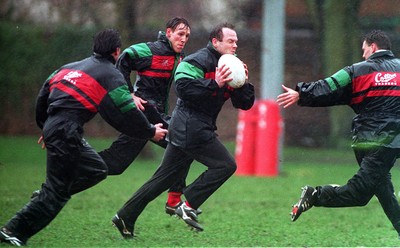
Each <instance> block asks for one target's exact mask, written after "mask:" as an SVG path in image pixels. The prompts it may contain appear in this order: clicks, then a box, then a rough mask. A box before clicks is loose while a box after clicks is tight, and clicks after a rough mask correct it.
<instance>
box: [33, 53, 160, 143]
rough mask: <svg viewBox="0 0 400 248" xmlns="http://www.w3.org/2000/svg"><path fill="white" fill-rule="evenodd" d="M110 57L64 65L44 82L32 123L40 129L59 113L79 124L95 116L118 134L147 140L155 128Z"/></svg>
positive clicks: (94, 58)
mask: <svg viewBox="0 0 400 248" xmlns="http://www.w3.org/2000/svg"><path fill="white" fill-rule="evenodd" d="M114 62H115V61H114V59H113V58H112V57H109V58H105V57H102V56H101V55H97V54H94V55H92V56H91V57H89V58H86V59H84V60H81V61H78V62H74V63H70V64H67V65H64V66H63V67H61V68H60V69H58V70H56V71H55V72H54V73H53V74H52V75H50V77H49V78H48V79H47V80H46V81H45V83H44V84H43V86H42V88H41V89H40V92H39V95H38V97H37V100H36V123H37V125H38V126H39V128H41V129H43V126H44V123H45V121H46V120H47V118H48V116H50V115H56V114H58V113H60V112H62V113H63V114H66V115H68V118H71V119H73V120H74V121H76V122H78V123H79V124H81V125H83V124H84V123H86V122H88V121H89V120H91V119H92V118H93V117H94V116H95V115H96V114H97V113H100V115H101V116H102V118H103V119H104V120H105V121H107V122H108V123H109V124H110V125H111V126H112V127H114V128H115V129H117V130H118V131H120V132H122V133H124V134H126V135H129V136H133V137H137V138H146V139H147V138H151V137H153V136H154V134H155V127H154V126H153V125H152V124H150V123H149V122H148V120H147V119H146V117H145V116H144V115H143V113H142V112H141V111H139V110H138V109H137V108H136V105H135V104H134V102H133V99H132V96H131V94H130V92H129V90H128V86H127V84H126V82H125V80H124V77H123V76H122V74H121V72H120V71H118V70H117V68H116V67H115V65H114Z"/></svg>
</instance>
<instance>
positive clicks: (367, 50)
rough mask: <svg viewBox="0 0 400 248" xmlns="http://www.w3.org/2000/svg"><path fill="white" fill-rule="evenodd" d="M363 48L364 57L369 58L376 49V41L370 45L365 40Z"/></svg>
mask: <svg viewBox="0 0 400 248" xmlns="http://www.w3.org/2000/svg"><path fill="white" fill-rule="evenodd" d="M361 49H362V50H363V55H362V57H363V58H364V59H365V60H367V59H368V58H369V56H371V55H372V54H373V53H374V52H375V51H376V45H375V43H371V45H368V43H367V42H366V41H364V42H363V44H362V48H361Z"/></svg>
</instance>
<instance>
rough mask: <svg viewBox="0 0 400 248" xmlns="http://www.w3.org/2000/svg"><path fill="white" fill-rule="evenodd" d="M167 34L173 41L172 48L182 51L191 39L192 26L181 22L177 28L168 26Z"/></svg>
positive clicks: (170, 40)
mask: <svg viewBox="0 0 400 248" xmlns="http://www.w3.org/2000/svg"><path fill="white" fill-rule="evenodd" d="M166 36H167V38H168V40H169V42H171V46H172V49H173V50H174V51H175V52H176V53H181V52H182V50H183V48H184V47H185V45H186V42H188V40H189V36H190V28H189V27H187V26H185V24H183V23H181V24H179V25H178V26H177V27H176V28H175V30H172V29H171V28H167V31H166Z"/></svg>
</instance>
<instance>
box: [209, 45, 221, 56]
mask: <svg viewBox="0 0 400 248" xmlns="http://www.w3.org/2000/svg"><path fill="white" fill-rule="evenodd" d="M207 49H208V50H210V52H211V53H212V54H214V55H215V57H217V59H219V58H220V57H221V54H220V53H219V52H218V51H217V50H215V47H214V46H213V44H212V43H211V41H209V42H208V44H207Z"/></svg>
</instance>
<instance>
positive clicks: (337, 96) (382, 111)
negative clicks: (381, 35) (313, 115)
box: [296, 50, 400, 148]
mask: <svg viewBox="0 0 400 248" xmlns="http://www.w3.org/2000/svg"><path fill="white" fill-rule="evenodd" d="M296 90H297V91H298V92H299V93H300V99H299V101H298V104H299V105H300V106H312V107H318V106H332V105H349V106H350V107H351V108H352V109H353V110H354V112H355V113H356V114H357V115H356V116H355V117H354V119H353V127H352V131H353V147H363V146H366V147H369V146H384V147H389V148H400V59H398V58H395V57H394V55H393V53H392V52H391V51H389V50H381V51H378V52H376V53H374V54H372V55H371V56H370V57H369V58H368V60H366V61H363V62H359V63H355V64H353V65H351V66H347V67H345V68H343V69H341V70H339V71H338V72H336V73H335V74H333V75H332V76H330V77H328V78H326V79H323V80H318V81H316V82H310V83H303V82H301V83H298V84H297V87H296Z"/></svg>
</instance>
